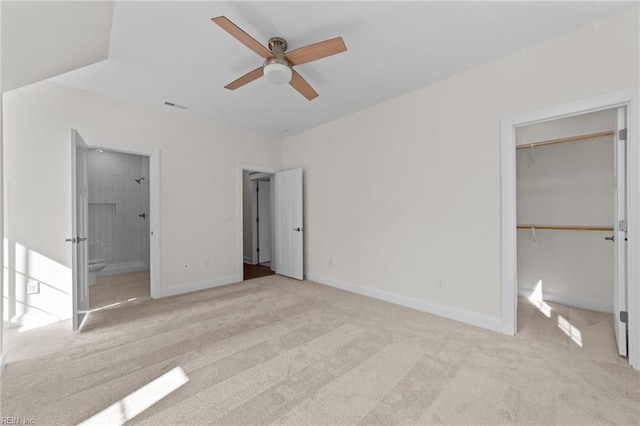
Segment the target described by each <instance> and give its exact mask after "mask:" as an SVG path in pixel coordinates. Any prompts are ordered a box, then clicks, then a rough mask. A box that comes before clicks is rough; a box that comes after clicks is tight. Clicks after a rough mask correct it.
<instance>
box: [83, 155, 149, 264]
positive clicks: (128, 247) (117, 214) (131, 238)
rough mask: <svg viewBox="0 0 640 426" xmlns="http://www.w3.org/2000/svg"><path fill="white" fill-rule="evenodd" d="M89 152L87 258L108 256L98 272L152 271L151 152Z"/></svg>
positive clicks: (104, 257)
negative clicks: (105, 264) (150, 246)
mask: <svg viewBox="0 0 640 426" xmlns="http://www.w3.org/2000/svg"><path fill="white" fill-rule="evenodd" d="M87 157H88V158H87V167H88V180H89V235H88V237H89V241H88V242H89V259H105V260H106V262H107V266H106V267H105V269H104V270H103V271H102V272H101V273H100V274H99V275H107V274H114V273H124V272H133V271H148V270H149V230H150V229H149V157H146V156H142V155H133V154H125V153H122V152H112V151H107V150H93V149H91V150H89V153H88V156H87ZM135 179H143V180H141V181H140V183H138V182H136V180H135ZM142 213H144V214H145V217H144V218H142V217H140V216H139V215H140V214H142Z"/></svg>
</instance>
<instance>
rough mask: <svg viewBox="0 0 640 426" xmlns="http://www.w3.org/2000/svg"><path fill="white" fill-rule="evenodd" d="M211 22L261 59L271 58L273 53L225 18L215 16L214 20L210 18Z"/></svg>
mask: <svg viewBox="0 0 640 426" xmlns="http://www.w3.org/2000/svg"><path fill="white" fill-rule="evenodd" d="M211 20H212V21H213V22H215V23H216V24H218V25H220V27H222V29H223V30H225V31H226V32H228V33H229V34H231V35H232V36H233V37H235V38H236V39H237V40H238V41H239V42H240V43H242V44H244V45H245V46H247V47H248V48H249V49H251V50H253V51H254V52H256V53H257V54H258V55H260V56H262V57H263V58H265V59H266V58H273V53H271V51H270V50H269V49H267V48H266V47H264V46H263V45H262V44H260V42H258V41H257V40H256V39H254V38H253V37H251V36H250V35H249V34H247V33H245V32H244V31H243V30H242V29H241V28H240V27H239V26H237V25H236V24H234V23H233V22H231V21H230V20H229V19H227V18H226V17H225V16H217V17H215V18H211Z"/></svg>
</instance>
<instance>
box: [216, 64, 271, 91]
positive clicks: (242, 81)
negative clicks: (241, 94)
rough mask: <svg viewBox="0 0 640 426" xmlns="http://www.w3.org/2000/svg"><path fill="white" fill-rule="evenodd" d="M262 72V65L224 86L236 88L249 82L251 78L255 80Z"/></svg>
mask: <svg viewBox="0 0 640 426" xmlns="http://www.w3.org/2000/svg"><path fill="white" fill-rule="evenodd" d="M263 74H264V72H263V71H262V67H260V68H256V69H255V70H253V71H249V72H248V73H246V74H245V75H243V76H242V77H240V78H238V79H236V80H233V81H232V82H231V83H229V84H227V85H226V86H224V88H225V89H229V90H236V89H237V88H238V87H242V86H244V85H245V84H248V83H251V82H252V81H253V80H257V79H259V78H260V77H262V76H263Z"/></svg>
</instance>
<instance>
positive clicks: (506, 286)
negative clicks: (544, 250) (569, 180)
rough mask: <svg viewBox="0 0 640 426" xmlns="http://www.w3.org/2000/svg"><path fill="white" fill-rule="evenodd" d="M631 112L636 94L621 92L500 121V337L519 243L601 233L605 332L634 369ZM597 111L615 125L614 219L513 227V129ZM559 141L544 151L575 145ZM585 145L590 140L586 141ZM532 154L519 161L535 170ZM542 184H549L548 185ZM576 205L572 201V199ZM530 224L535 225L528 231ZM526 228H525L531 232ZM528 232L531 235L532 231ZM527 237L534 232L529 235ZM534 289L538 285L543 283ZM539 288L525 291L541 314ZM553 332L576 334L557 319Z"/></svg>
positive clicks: (510, 320)
mask: <svg viewBox="0 0 640 426" xmlns="http://www.w3.org/2000/svg"><path fill="white" fill-rule="evenodd" d="M637 108H638V95H637V91H635V90H625V91H620V92H615V93H612V94H608V95H604V96H599V97H596V98H591V99H587V100H583V101H578V102H574V103H570V104H564V105H559V106H556V107H551V108H546V109H544V110H539V111H534V112H530V113H525V114H519V115H516V116H512V117H506V118H503V119H502V120H501V180H502V197H501V198H502V201H501V205H502V215H501V216H502V220H501V222H502V224H501V228H502V237H501V240H502V297H503V299H502V323H503V331H504V332H505V333H508V334H515V333H516V332H517V331H518V327H517V315H518V298H517V292H518V280H519V278H521V277H522V275H523V274H521V273H520V271H519V269H518V267H519V265H518V261H519V260H520V258H521V256H520V254H521V253H519V252H518V249H521V248H522V243H523V242H524V244H532V243H533V244H534V245H535V243H536V240H538V241H539V239H540V238H541V237H540V235H542V234H540V232H555V233H556V234H555V235H560V234H559V233H561V232H574V234H573V235H574V236H573V237H571V238H572V239H574V240H575V239H577V238H578V237H577V236H578V233H583V235H582V237H583V238H586V237H585V235H591V236H592V237H594V236H596V235H597V234H598V233H601V232H608V233H610V234H608V235H606V236H604V235H602V236H600V237H602V241H600V239H599V238H598V239H597V240H598V243H604V242H606V243H607V244H611V245H613V251H614V253H613V260H612V262H611V263H612V267H611V268H610V271H611V272H612V274H611V280H610V281H612V282H613V295H612V296H611V298H610V299H612V301H613V312H612V314H611V316H612V322H613V324H612V327H611V328H610V329H609V330H610V332H611V333H615V336H616V338H617V342H618V344H617V345H616V344H614V346H618V348H619V349H620V354H623V352H624V351H623V347H624V349H626V347H627V342H628V358H629V363H630V365H631V366H632V367H634V368H636V369H638V368H640V347H639V343H640V333H639V332H638V328H637V327H636V325H638V324H640V318H639V308H640V287H639V285H638V277H639V272H640V271H639V270H638V262H632V261H629V259H636V258H637V256H638V254H639V253H640V244H639V241H638V237H640V230H639V229H638V225H639V222H640V220H639V219H640V209H639V202H640V197H639V193H640V191H639V190H640V185H639V182H638V177H639V171H640V150H639V148H638V138H637V131H638V122H637V111H638V109H637ZM605 110H609V111H612V110H613V111H616V123H615V127H614V128H613V129H608V130H609V132H610V135H609V137H610V138H611V139H610V140H613V143H612V145H613V147H612V149H614V153H613V155H612V156H611V155H610V157H611V158H612V159H614V160H613V161H612V162H613V163H614V164H615V166H614V167H615V168H616V171H615V179H613V180H615V182H616V189H617V193H615V194H614V196H613V198H614V199H617V200H618V202H616V203H614V205H613V208H611V210H613V213H614V214H613V215H612V220H610V223H609V224H607V225H602V226H600V225H599V224H595V223H590V224H586V222H584V220H585V218H582V220H583V222H582V223H580V222H578V221H577V220H576V222H575V223H571V222H569V223H554V224H550V225H549V226H548V228H553V229H541V228H543V227H544V225H546V224H539V223H538V224H531V223H526V224H525V223H518V219H522V218H521V217H518V214H517V213H518V210H519V209H520V210H521V211H522V209H523V208H524V206H523V205H521V204H520V200H517V197H516V189H517V185H516V182H517V179H516V171H517V170H516V165H517V164H518V161H517V155H518V154H516V151H517V149H516V143H517V139H518V130H519V129H520V128H525V127H526V126H531V125H538V124H540V125H541V127H544V126H545V125H544V124H543V123H547V125H546V127H547V128H550V127H549V126H553V125H557V124H558V123H560V122H559V121H557V120H559V119H566V118H571V117H574V120H579V119H580V117H579V116H585V117H586V114H588V113H596V112H602V114H606V112H603V111H605ZM583 118H584V117H583ZM554 122H555V123H554ZM574 136H575V135H574ZM577 136H581V135H577ZM598 137H602V136H598ZM562 139H566V138H562V137H560V138H555V139H554V138H551V139H549V140H548V146H549V147H551V146H552V145H558V146H560V144H562V145H567V146H568V145H570V144H571V143H576V144H579V143H583V142H579V141H578V140H576V141H572V142H571V143H566V144H565V143H564V142H565V141H563V140H562ZM576 139H579V138H576ZM593 139H596V138H595V137H594V138H593ZM542 142H545V140H542ZM567 142H569V141H567ZM536 148H540V147H539V146H538V147H535V146H534V148H533V149H534V154H531V152H530V153H529V154H528V157H529V158H528V159H527V160H526V161H529V162H532V161H536V164H539V163H537V161H538V158H539V157H538V156H537V154H540V153H541V149H538V150H537V151H535V150H536ZM542 149H544V148H542ZM529 150H530V148H529ZM520 161H523V160H520ZM549 182H551V180H550V181H549ZM549 182H547V183H549ZM576 182H577V183H579V184H582V183H581V182H578V181H577V180H576V179H573V183H574V184H575V183H576ZM625 189H626V190H625ZM578 203H580V202H579V201H578ZM573 207H575V206H572V208H573ZM529 208H531V209H532V210H533V211H535V210H536V208H532V207H531V206H529ZM599 208H600V207H598V208H596V210H598V209H599ZM565 209H566V210H567V211H564V212H560V213H563V214H567V216H566V217H565V218H564V219H568V218H569V216H570V214H575V212H580V211H582V213H584V207H583V208H578V209H574V210H575V211H574V212H573V213H571V211H569V207H566V208H565ZM560 210H562V209H560ZM595 213H597V212H588V214H595ZM601 213H602V212H601ZM556 214H557V216H556V218H557V219H559V218H560V215H559V213H558V212H556ZM595 217H596V216H593V218H595ZM548 218H549V219H550V218H551V216H548ZM573 218H575V217H573ZM573 218H572V219H573ZM529 220H533V219H529ZM518 225H521V226H520V229H518ZM527 225H529V226H527ZM530 225H537V226H533V227H531V226H530ZM554 225H555V227H554ZM571 225H573V226H571ZM582 225H584V226H582ZM527 228H529V229H527ZM531 228H533V230H532V229H531ZM557 228H570V229H557ZM576 228H588V229H586V230H585V229H576ZM596 228H600V229H596ZM536 231H538V232H537V233H536ZM532 232H533V233H536V234H535V235H532ZM521 233H525V235H524V236H523V237H522V238H518V237H519V234H521ZM584 233H586V234H584ZM604 237H607V240H609V241H607V240H605V239H604ZM611 237H613V238H611ZM553 238H556V239H558V238H559V237H557V236H556V237H553ZM567 240H568V239H566V238H565V241H567ZM611 240H614V241H611ZM594 243H595V240H594ZM609 247H611V246H609ZM584 248H585V247H581V249H584ZM587 262H588V261H587ZM529 284H531V283H529ZM540 287H544V283H543V284H542V286H540ZM540 287H539V286H538V282H536V283H535V286H534V288H533V289H530V290H531V291H530V295H531V294H532V293H537V294H536V297H538V300H541V301H542V302H543V303H544V304H541V308H542V309H540V310H541V311H544V310H546V309H547V306H545V305H546V303H545V302H544V297H545V296H544V288H540ZM556 288H560V287H556ZM548 295H549V294H547V297H548ZM543 313H544V312H543ZM557 327H558V328H561V329H563V331H564V332H565V334H567V336H568V337H570V338H571V339H572V340H574V338H575V337H576V335H577V336H578V337H577V339H579V333H575V334H574V331H576V330H575V327H573V325H572V324H571V323H570V322H569V321H566V318H560V317H558V324H557ZM621 330H622V332H621ZM627 330H628V331H629V333H628V340H627V333H626V331H627ZM577 331H579V330H577ZM574 341H575V340H574ZM618 348H616V349H618ZM616 352H617V351H616Z"/></svg>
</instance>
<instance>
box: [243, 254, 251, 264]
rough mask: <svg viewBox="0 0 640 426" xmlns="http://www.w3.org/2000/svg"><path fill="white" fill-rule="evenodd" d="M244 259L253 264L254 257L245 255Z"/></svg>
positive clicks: (245, 261)
mask: <svg viewBox="0 0 640 426" xmlns="http://www.w3.org/2000/svg"><path fill="white" fill-rule="evenodd" d="M242 259H243V260H244V263H248V264H249V265H253V259H252V258H251V257H249V256H243V257H242Z"/></svg>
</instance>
